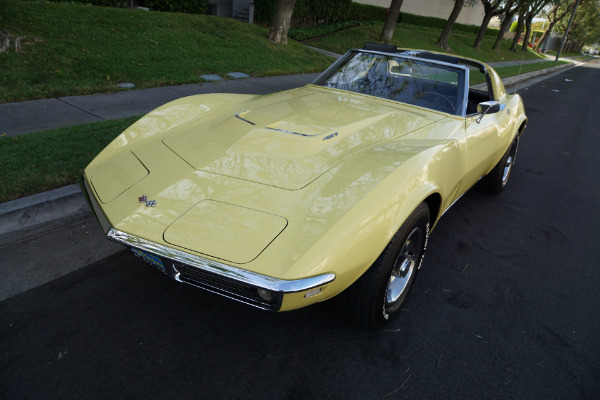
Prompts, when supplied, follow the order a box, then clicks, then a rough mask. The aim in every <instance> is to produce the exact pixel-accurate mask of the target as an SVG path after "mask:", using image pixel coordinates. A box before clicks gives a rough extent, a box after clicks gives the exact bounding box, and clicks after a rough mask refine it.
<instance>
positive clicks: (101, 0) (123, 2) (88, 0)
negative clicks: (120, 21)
mask: <svg viewBox="0 0 600 400" xmlns="http://www.w3.org/2000/svg"><path fill="white" fill-rule="evenodd" d="M34 1H35V0H34ZM39 1H45V0H39ZM48 1H51V2H53V3H83V4H91V5H93V6H101V7H120V8H125V7H127V0H48Z"/></svg>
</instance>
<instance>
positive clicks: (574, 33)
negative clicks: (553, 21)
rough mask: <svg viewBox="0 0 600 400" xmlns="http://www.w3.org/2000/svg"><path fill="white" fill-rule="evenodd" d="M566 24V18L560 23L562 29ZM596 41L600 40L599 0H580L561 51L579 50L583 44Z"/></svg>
mask: <svg viewBox="0 0 600 400" xmlns="http://www.w3.org/2000/svg"><path fill="white" fill-rule="evenodd" d="M566 24H567V22H566V20H563V21H562V22H561V23H560V25H561V29H562V30H563V31H564V30H565V29H566V26H565V25H566ZM598 42H600V1H598V0H581V1H580V2H579V8H578V9H577V11H576V12H575V17H574V19H573V25H572V26H571V29H570V30H569V36H568V37H567V40H566V42H565V45H564V47H563V52H565V53H570V52H579V51H581V49H582V48H583V46H584V45H585V44H594V43H598Z"/></svg>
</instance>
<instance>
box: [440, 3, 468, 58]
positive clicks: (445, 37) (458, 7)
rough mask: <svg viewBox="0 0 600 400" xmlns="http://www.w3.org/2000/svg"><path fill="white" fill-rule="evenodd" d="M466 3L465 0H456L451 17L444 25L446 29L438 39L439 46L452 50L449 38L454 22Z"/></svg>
mask: <svg viewBox="0 0 600 400" xmlns="http://www.w3.org/2000/svg"><path fill="white" fill-rule="evenodd" d="M464 3H465V0H454V8H453V9H452V12H451V13H450V17H449V18H448V21H446V25H444V30H443V31H442V34H441V35H440V38H439V39H438V41H437V46H438V47H440V48H442V49H444V50H450V46H448V38H449V37H450V33H451V32H452V28H453V27H454V23H455V22H456V20H457V19H458V15H459V14H460V12H461V10H462V8H463V5H464Z"/></svg>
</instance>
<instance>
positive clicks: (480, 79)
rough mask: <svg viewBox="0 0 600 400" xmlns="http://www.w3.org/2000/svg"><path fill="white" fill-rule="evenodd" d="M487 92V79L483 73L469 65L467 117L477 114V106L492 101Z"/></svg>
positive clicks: (490, 95) (488, 91)
mask: <svg viewBox="0 0 600 400" xmlns="http://www.w3.org/2000/svg"><path fill="white" fill-rule="evenodd" d="M492 97H493V96H492V94H491V93H490V90H489V84H488V79H487V76H486V74H485V72H484V71H482V70H480V69H479V68H477V67H474V66H471V65H469V99H468V102H467V115H469V114H474V113H476V112H477V104H479V103H481V102H484V101H489V100H493V98H492Z"/></svg>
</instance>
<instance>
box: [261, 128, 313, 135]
mask: <svg viewBox="0 0 600 400" xmlns="http://www.w3.org/2000/svg"><path fill="white" fill-rule="evenodd" d="M265 129H270V130H272V131H278V132H284V133H291V134H293V135H300V136H307V137H313V136H317V135H307V134H306V133H298V132H292V131H286V130H285V129H277V128H271V127H270V126H265Z"/></svg>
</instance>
